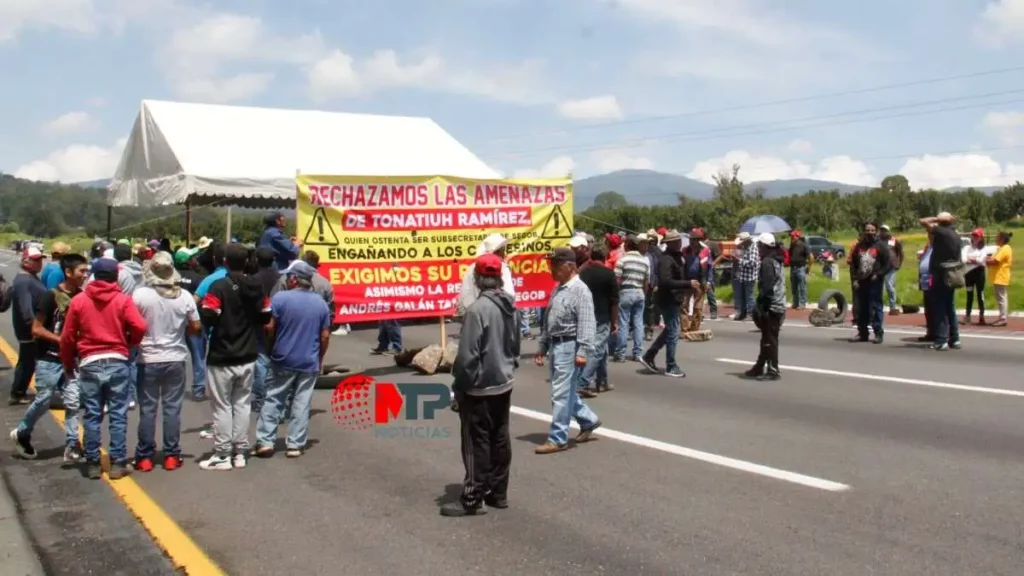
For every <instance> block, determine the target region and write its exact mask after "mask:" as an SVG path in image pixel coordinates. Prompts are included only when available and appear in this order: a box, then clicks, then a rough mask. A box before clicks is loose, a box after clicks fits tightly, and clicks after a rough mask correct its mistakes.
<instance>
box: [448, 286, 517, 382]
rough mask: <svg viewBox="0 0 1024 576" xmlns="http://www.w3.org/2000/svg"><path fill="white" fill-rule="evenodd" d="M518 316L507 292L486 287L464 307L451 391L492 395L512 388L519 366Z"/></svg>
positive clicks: (514, 303)
mask: <svg viewBox="0 0 1024 576" xmlns="http://www.w3.org/2000/svg"><path fill="white" fill-rule="evenodd" d="M519 344H520V334H519V316H518V312H516V301H515V299H514V298H513V297H512V296H509V295H508V293H507V292H504V291H501V290H488V291H487V292H484V293H483V294H481V295H480V297H479V298H477V299H476V300H475V301H474V302H473V303H472V304H471V305H470V306H469V309H468V310H466V316H465V318H464V319H463V321H462V332H461V333H460V334H459V352H458V354H457V355H456V356H455V365H454V366H453V367H452V375H453V376H454V377H455V382H454V383H453V384H452V390H454V391H455V392H456V393H457V394H460V393H461V394H468V395H470V396H496V395H498V394H504V393H506V392H508V391H510V390H512V380H513V372H514V371H515V370H516V369H517V368H519Z"/></svg>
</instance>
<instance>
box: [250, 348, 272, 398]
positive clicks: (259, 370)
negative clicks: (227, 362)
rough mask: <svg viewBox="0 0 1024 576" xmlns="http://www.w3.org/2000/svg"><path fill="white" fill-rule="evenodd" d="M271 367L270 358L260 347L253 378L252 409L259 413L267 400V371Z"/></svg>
mask: <svg viewBox="0 0 1024 576" xmlns="http://www.w3.org/2000/svg"><path fill="white" fill-rule="evenodd" d="M269 367H270V356H268V355H267V353H266V352H264V351H263V348H262V344H261V345H260V352H259V355H258V356H256V369H255V370H253V376H252V409H253V411H255V412H256V413H259V411H260V409H261V408H262V407H263V402H264V401H265V400H266V398H267V370H268V369H269Z"/></svg>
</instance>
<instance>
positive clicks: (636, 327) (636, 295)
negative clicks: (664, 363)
mask: <svg viewBox="0 0 1024 576" xmlns="http://www.w3.org/2000/svg"><path fill="white" fill-rule="evenodd" d="M644 301H645V300H644V291H643V290H642V289H640V288H626V289H625V290H623V291H621V292H619V333H618V335H616V336H615V340H614V342H615V355H616V356H625V355H626V346H627V345H628V342H627V340H626V339H627V338H629V333H630V332H632V333H633V356H639V355H640V354H642V353H643V341H644Z"/></svg>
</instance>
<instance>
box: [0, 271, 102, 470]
mask: <svg viewBox="0 0 1024 576" xmlns="http://www.w3.org/2000/svg"><path fill="white" fill-rule="evenodd" d="M57 265H58V266H60V267H61V273H60V277H61V278H64V280H62V281H61V282H60V283H59V284H57V286H55V287H54V288H53V289H52V290H48V291H46V293H45V294H43V296H42V298H41V299H40V300H39V307H38V308H37V310H36V317H35V319H34V320H33V321H32V336H34V337H35V339H36V360H37V361H36V397H35V400H33V401H32V404H31V405H30V406H29V407H28V410H26V411H25V416H24V418H22V420H21V422H20V423H19V424H18V427H17V428H15V429H14V430H12V431H11V440H12V441H13V442H14V444H15V447H16V448H17V450H18V452H20V453H21V455H22V457H24V458H28V459H32V458H35V457H36V451H35V448H33V447H32V431H33V430H34V429H35V426H36V423H37V422H39V419H40V418H42V417H43V415H44V414H46V413H47V412H49V410H50V400H51V398H52V396H53V394H54V393H55V392H59V391H60V390H62V389H63V391H64V423H65V431H66V436H67V441H66V447H65V449H64V462H65V463H66V464H70V463H76V462H78V461H79V460H81V458H82V447H81V444H80V443H79V441H78V408H79V405H80V395H79V388H78V381H77V380H76V379H74V378H65V377H64V366H63V365H61V362H60V333H61V329H62V328H63V327H64V318H65V316H66V315H67V310H68V306H69V305H70V304H71V298H73V297H74V296H75V295H76V294H78V293H79V292H81V291H82V284H84V283H85V277H86V274H87V271H88V269H89V265H88V263H87V262H86V261H85V257H83V256H81V255H78V254H71V255H69V256H65V257H63V258H61V260H60V262H58V263H57Z"/></svg>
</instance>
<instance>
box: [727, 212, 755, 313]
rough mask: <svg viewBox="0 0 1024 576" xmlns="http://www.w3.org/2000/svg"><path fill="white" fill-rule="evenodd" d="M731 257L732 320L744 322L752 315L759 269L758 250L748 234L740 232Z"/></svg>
mask: <svg viewBox="0 0 1024 576" xmlns="http://www.w3.org/2000/svg"><path fill="white" fill-rule="evenodd" d="M733 257H734V261H733V268H732V270H733V278H732V291H733V297H732V300H733V306H734V307H735V309H736V313H735V315H734V316H733V320H745V319H746V318H747V316H750V315H752V314H753V313H754V284H755V283H756V282H757V273H758V270H760V269H761V259H760V256H759V255H758V249H757V246H756V245H755V244H754V240H753V238H751V236H750V234H748V233H746V232H741V233H740V235H739V236H737V237H736V250H735V251H734V252H733Z"/></svg>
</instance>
